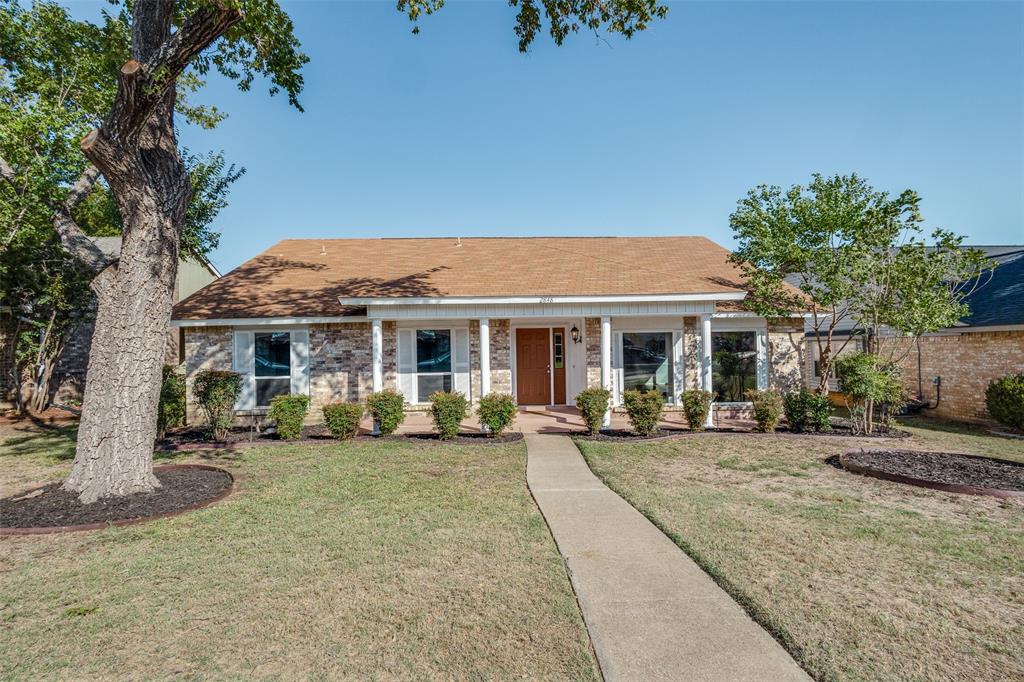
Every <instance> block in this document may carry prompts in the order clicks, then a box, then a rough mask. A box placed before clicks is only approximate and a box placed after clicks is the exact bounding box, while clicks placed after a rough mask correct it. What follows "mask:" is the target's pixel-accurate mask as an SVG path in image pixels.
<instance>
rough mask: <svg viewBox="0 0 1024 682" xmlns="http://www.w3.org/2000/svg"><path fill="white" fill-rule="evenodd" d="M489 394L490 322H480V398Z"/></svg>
mask: <svg viewBox="0 0 1024 682" xmlns="http://www.w3.org/2000/svg"><path fill="white" fill-rule="evenodd" d="M490 392H491V321H490V320H488V319H487V318H486V317H485V318H482V319H481V320H480V397H481V398H482V397H484V396H485V395H487V394H488V393H490Z"/></svg>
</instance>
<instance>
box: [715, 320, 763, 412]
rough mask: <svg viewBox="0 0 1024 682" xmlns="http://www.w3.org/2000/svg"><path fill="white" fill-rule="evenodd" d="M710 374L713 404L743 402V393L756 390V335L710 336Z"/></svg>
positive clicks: (730, 333)
mask: <svg viewBox="0 0 1024 682" xmlns="http://www.w3.org/2000/svg"><path fill="white" fill-rule="evenodd" d="M711 372H712V377H711V388H712V391H713V392H714V394H715V401H716V402H726V403H739V402H745V401H746V400H747V397H746V395H745V394H746V392H747V390H748V389H751V388H757V333H756V332H714V333H712V334H711Z"/></svg>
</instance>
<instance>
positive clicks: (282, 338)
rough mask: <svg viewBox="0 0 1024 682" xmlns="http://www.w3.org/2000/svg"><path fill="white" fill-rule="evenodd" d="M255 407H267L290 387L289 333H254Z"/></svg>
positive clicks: (289, 389)
mask: <svg viewBox="0 0 1024 682" xmlns="http://www.w3.org/2000/svg"><path fill="white" fill-rule="evenodd" d="M254 355H255V371H254V376H255V378H256V407H269V406H270V401H271V400H273V399H274V398H276V397H277V396H279V395H288V394H289V393H291V388H292V379H291V376H292V365H291V334H290V333H289V332H256V334H255V335H254Z"/></svg>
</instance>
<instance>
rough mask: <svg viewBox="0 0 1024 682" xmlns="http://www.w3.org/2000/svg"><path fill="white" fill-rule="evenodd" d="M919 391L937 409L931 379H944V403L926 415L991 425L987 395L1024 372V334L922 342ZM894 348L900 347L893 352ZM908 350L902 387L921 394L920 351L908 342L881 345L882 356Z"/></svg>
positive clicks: (927, 338)
mask: <svg viewBox="0 0 1024 682" xmlns="http://www.w3.org/2000/svg"><path fill="white" fill-rule="evenodd" d="M919 343H920V360H921V379H922V381H921V388H922V389H923V391H922V392H923V397H924V399H926V400H928V402H929V404H935V398H936V390H935V386H934V384H932V379H934V378H935V377H936V376H940V377H942V400H941V401H940V403H939V406H938V407H937V408H936V409H934V410H928V411H927V412H928V413H930V414H933V415H935V416H937V417H943V418H947V419H956V420H964V421H990V420H991V418H990V416H989V414H988V410H987V409H986V408H985V389H986V388H988V384H989V382H990V381H992V380H993V379H998V378H1000V377H1004V376H1006V375H1007V374H1016V373H1019V372H1024V330H1019V331H998V332H971V333H964V334H949V335H942V336H924V337H922V338H921V339H920V342H919ZM894 345H896V346H897V347H895V348H894ZM901 350H909V353H907V354H906V357H905V358H904V359H903V361H902V366H903V383H904V385H905V386H906V387H907V389H908V390H909V391H910V392H911V393H914V394H916V393H917V392H918V371H917V367H918V351H917V347H914V346H910V345H909V342H908V341H906V340H899V341H895V340H889V341H887V342H885V341H884V342H883V346H882V351H883V353H886V352H889V351H895V352H897V353H898V355H903V353H902V352H900V351H901Z"/></svg>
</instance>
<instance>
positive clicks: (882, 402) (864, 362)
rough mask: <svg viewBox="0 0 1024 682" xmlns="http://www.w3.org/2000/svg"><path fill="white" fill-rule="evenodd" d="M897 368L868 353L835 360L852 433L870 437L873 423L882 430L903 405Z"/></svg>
mask: <svg viewBox="0 0 1024 682" xmlns="http://www.w3.org/2000/svg"><path fill="white" fill-rule="evenodd" d="M901 374H902V372H901V370H900V367H899V365H897V364H896V363H894V362H889V361H887V360H884V359H883V358H881V357H879V356H878V355H875V354H871V353H849V354H847V355H843V356H842V357H840V358H839V359H838V360H836V378H837V379H838V380H839V390H840V391H842V392H843V393H846V394H847V404H848V406H849V407H850V413H851V414H852V416H853V427H854V430H856V431H863V432H864V433H872V432H873V431H874V430H875V426H876V423H877V424H881V425H882V426H883V427H884V428H883V430H885V429H888V428H889V427H890V426H891V425H892V421H893V420H892V417H893V415H895V414H896V413H898V412H899V411H900V410H902V409H903V406H904V405H906V404H907V390H906V389H905V388H904V387H903V381H902V377H901Z"/></svg>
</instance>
